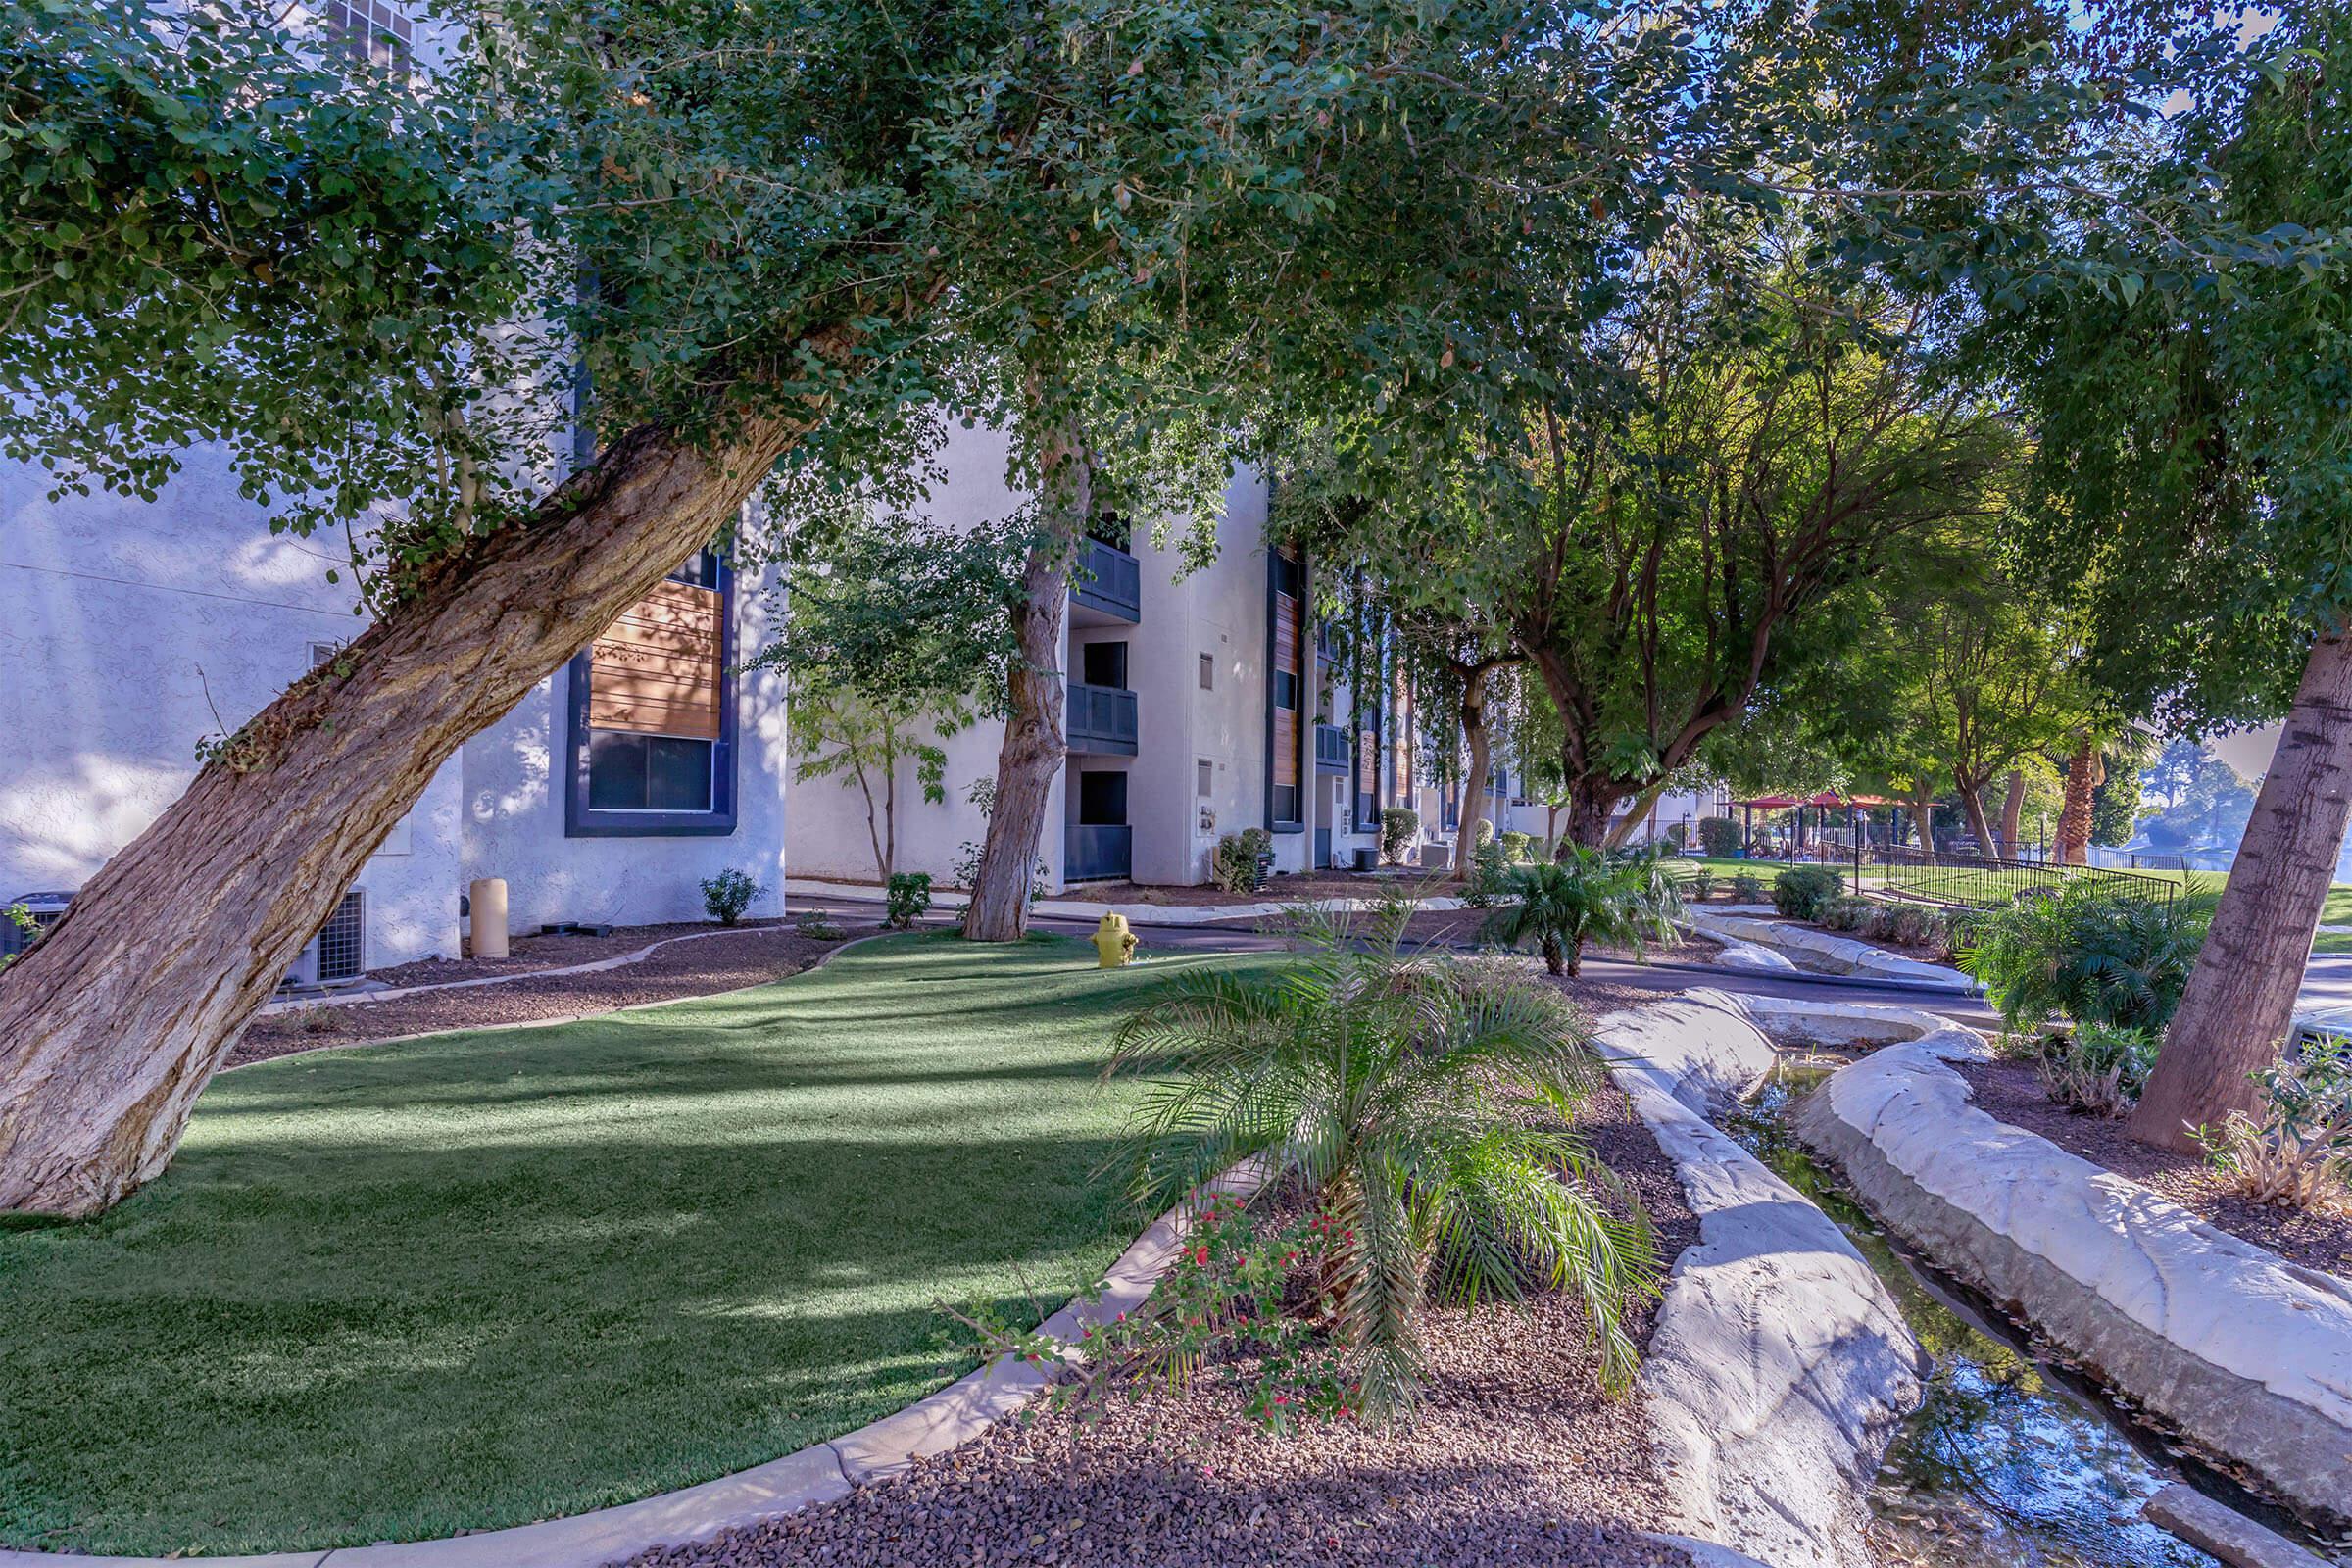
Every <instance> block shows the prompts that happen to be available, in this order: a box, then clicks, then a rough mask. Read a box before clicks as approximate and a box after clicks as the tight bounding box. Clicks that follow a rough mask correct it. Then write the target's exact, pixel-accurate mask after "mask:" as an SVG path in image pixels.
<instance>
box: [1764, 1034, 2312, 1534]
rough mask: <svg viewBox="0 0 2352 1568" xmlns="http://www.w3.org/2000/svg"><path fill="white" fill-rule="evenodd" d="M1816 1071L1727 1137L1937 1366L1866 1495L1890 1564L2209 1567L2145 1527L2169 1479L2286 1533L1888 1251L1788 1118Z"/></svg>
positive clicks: (2022, 1340)
mask: <svg viewBox="0 0 2352 1568" xmlns="http://www.w3.org/2000/svg"><path fill="white" fill-rule="evenodd" d="M1826 1070H1827V1069H1826V1068H1820V1067H1813V1068H1805V1067H1799V1066H1796V1065H1794V1064H1790V1065H1789V1066H1787V1067H1784V1068H1783V1070H1782V1072H1781V1073H1780V1074H1778V1075H1776V1077H1775V1079H1774V1081H1773V1082H1772V1083H1770V1084H1768V1085H1767V1086H1766V1087H1765V1089H1764V1091H1763V1093H1762V1094H1761V1095H1759V1096H1758V1097H1757V1098H1756V1100H1755V1101H1754V1102H1753V1103H1750V1104H1749V1105H1747V1106H1745V1107H1743V1108H1742V1109H1741V1110H1740V1112H1739V1113H1737V1114H1735V1115H1733V1116H1731V1117H1729V1118H1727V1119H1726V1120H1725V1122H1724V1128H1725V1130H1726V1131H1727V1132H1729V1133H1731V1134H1732V1136H1733V1137H1735V1138H1737V1139H1738V1140H1739V1141H1740V1143H1741V1144H1742V1145H1743V1146H1745V1147H1746V1148H1747V1150H1748V1151H1749V1152H1751V1153H1753V1154H1755V1156H1756V1157H1757V1158H1759V1159H1761V1160H1762V1161H1763V1162H1764V1163H1765V1164H1766V1165H1767V1166H1769V1167H1770V1168H1771V1169H1772V1170H1773V1171H1774V1172H1775V1173H1776V1174H1777V1175H1779V1176H1780V1178H1781V1179H1782V1180H1783V1181H1786V1182H1788V1183H1789V1185H1790V1186H1791V1187H1794V1188H1795V1189H1796V1190H1797V1191H1799V1192H1801V1193H1803V1194H1804V1195H1805V1196H1806V1197H1807V1198H1810V1199H1811V1200H1813V1201H1815V1202H1816V1203H1818V1204H1820V1205H1821V1207H1822V1209H1823V1211H1824V1212H1826V1213H1827V1214H1828V1215H1829V1216H1830V1217H1831V1218H1832V1219H1833V1220H1835V1221H1836V1222H1837V1223H1838V1228H1839V1229H1841V1230H1843V1231H1844V1232H1845V1234H1846V1236H1847V1237H1848V1238H1849V1239H1850V1240H1851V1241H1852V1242H1853V1244H1854V1246H1855V1248H1856V1249H1857V1250H1860V1251H1861V1253H1862V1255H1863V1257H1864V1258H1866V1259H1868V1260H1869V1262H1870V1265H1871V1267H1872V1268H1873V1269H1874V1270H1876V1271H1877V1273H1878V1275H1879V1277H1880V1278H1881V1279H1882V1280H1883V1281H1885V1283H1886V1285H1887V1291H1888V1293H1889V1294H1890V1295H1891V1296H1892V1297H1893V1298H1894V1299H1895V1303H1896V1305H1897V1306H1898V1307H1899V1308H1900V1309H1901V1311H1902V1314H1903V1318H1904V1321H1906V1322H1907V1323H1909V1324H1910V1326H1911V1332H1912V1333H1913V1334H1915V1335H1917V1336H1918V1337H1919V1341H1920V1343H1921V1344H1922V1345H1923V1346H1925V1347H1926V1348H1927V1350H1928V1353H1929V1354H1930V1355H1932V1356H1933V1357H1935V1362H1936V1366H1935V1371H1934V1373H1933V1375H1932V1376H1931V1378H1930V1380H1929V1383H1928V1388H1927V1393H1926V1398H1925V1401H1924V1402H1923V1403H1922V1404H1921V1406H1920V1408H1919V1410H1918V1411H1917V1412H1916V1413H1915V1414H1914V1415H1912V1417H1911V1418H1910V1420H1908V1421H1906V1422H1905V1423H1904V1425H1903V1428H1902V1431H1901V1432H1900V1433H1899V1434H1898V1435H1897V1436H1896V1438H1895V1440H1894V1443H1893V1444H1892V1446H1890V1447H1889V1448H1888V1450H1887V1459H1886V1462H1885V1463H1884V1464H1883V1465H1882V1466H1881V1467H1880V1470H1879V1477H1878V1484H1877V1487H1876V1489H1875V1491H1874V1493H1873V1495H1872V1497H1871V1510H1872V1513H1873V1515H1874V1519H1873V1523H1872V1526H1871V1542H1872V1544H1873V1546H1874V1547H1875V1548H1876V1550H1877V1553H1878V1556H1879V1560H1880V1561H1881V1562H1882V1563H1883V1564H1886V1565H1887V1568H1896V1565H1919V1568H2213V1565H2214V1564H2215V1562H2216V1559H2214V1558H2213V1557H2210V1556H2208V1555H2207V1554H2206V1553H2204V1552H2203V1551H2200V1550H2198V1549H2197V1548H2196V1547H2194V1546H2191V1545H2189V1544H2186V1543H2185V1542H2182V1541H2180V1540H2178V1539H2176V1538H2175V1537H2173V1536H2171V1535H2168V1534H2167V1533H2166V1532H2164V1531H2162V1530H2160V1529H2158V1528H2157V1527H2156V1526H2154V1525H2152V1524H2149V1523H2148V1522H2147V1521H2145V1520H2144V1519H2142V1518H2141V1517H2140V1514H2139V1510H2140V1505H2141V1504H2142V1503H2144V1502H2145V1501H2146V1500H2147V1499H2148V1497H2149V1496H2151V1495H2154V1494H2155V1492H2156V1491H2157V1490H2158V1489H2159V1488H2161V1487H2164V1486H2166V1485H2168V1484H2169V1483H2171V1482H2174V1481H2188V1482H2189V1483H2190V1484H2192V1485H2194V1486H2196V1487H2197V1488H2198V1489H2199V1490H2200V1491H2205V1492H2209V1493H2212V1494H2213V1495H2217V1496H2220V1497H2221V1498H2222V1500H2224V1501H2226V1502H2228V1503H2229V1504H2230V1505H2231V1506H2232V1507H2237V1508H2239V1509H2241V1510H2243V1511H2245V1512H2248V1513H2253V1514H2255V1515H2257V1516H2258V1517H2260V1518H2262V1520H2263V1522H2264V1523H2266V1524H2268V1525H2270V1526H2271V1527H2272V1528H2274V1529H2282V1530H2285V1531H2287V1532H2289V1533H2292V1534H2295V1535H2296V1536H2297V1539H2298V1540H2299V1541H2300V1542H2301V1544H2304V1545H2306V1546H2310V1547H2312V1548H2313V1549H2318V1546H2319V1544H2318V1543H2316V1542H2314V1541H2312V1540H2311V1539H2310V1538H2309V1537H2308V1536H2306V1535H2302V1534H2301V1533H2300V1532H2295V1531H2293V1527H2292V1525H2291V1523H2290V1522H2289V1521H2286V1520H2285V1519H2283V1518H2281V1517H2279V1516H2278V1514H2276V1512H2275V1511H2272V1510H2268V1509H2265V1508H2263V1507H2262V1505H2261V1504H2259V1503H2257V1502H2254V1501H2253V1500H2252V1499H2250V1498H2248V1497H2246V1496H2245V1495H2243V1494H2242V1493H2240V1492H2238V1491H2237V1489H2235V1488H2234V1487H2232V1486H2231V1485H2230V1484H2229V1482H2228V1481H2227V1480H2226V1479H2224V1478H2222V1477H2220V1476H2218V1475H2215V1474H2212V1473H2211V1472H2208V1471H2205V1470H2204V1469H2202V1467H2200V1466H2197V1465H2196V1464H2195V1463H2194V1462H2193V1461H2186V1460H2183V1459H2182V1458H2181V1457H2180V1456H2177V1455H2174V1454H2172V1453H2169V1452H2168V1451H2167V1450H2166V1447H2165V1445H2164V1443H2163V1440H2162V1439H2161V1438H2160V1437H2157V1436H2155V1435H2153V1434H2150V1433H2148V1432H2146V1431H2144V1430H2142V1429H2139V1428H2136V1427H2134V1426H2132V1425H2131V1424H2130V1417H2129V1416H2128V1415H2127V1414H2126V1413H2125V1412H2123V1411H2122V1410H2120V1409H2118V1408H2117V1407H2116V1406H2115V1405H2114V1404H2113V1403H2112V1402H2111V1401H2109V1400H2107V1399H2106V1398H2104V1397H2101V1396H2100V1395H2099V1394H2098V1393H2097V1392H2096V1391H2095V1390H2093V1389H2091V1388H2090V1387H2089V1386H2087V1385H2086V1384H2084V1383H2083V1382H2082V1380H2080V1379H2078V1378H2077V1377H2075V1376H2074V1375H2073V1374H2071V1373H2069V1372H2067V1371H2066V1370H2064V1369H2063V1368H2062V1367H2060V1366H2058V1365H2055V1364H2054V1363H2053V1362H2051V1361H2050V1360H2049V1359H2047V1358H2045V1357H2043V1356H2042V1355H2040V1354H2038V1353H2036V1351H2035V1350H2034V1348H2033V1346H2032V1345H2031V1344H2030V1343H2029V1342H2028V1340H2027V1339H2026V1337H2025V1336H2024V1335H2022V1334H2020V1333H2019V1332H2018V1331H2017V1330H2016V1329H2015V1328H2014V1327H2013V1326H2012V1325H2010V1324H2009V1323H2007V1322H2006V1321H2005V1320H2001V1319H1999V1318H1997V1317H1996V1316H1994V1315H1993V1314H1990V1313H1986V1312H1983V1311H1980V1310H1979V1309H1978V1308H1977V1307H1976V1306H1975V1305H1972V1304H1971V1303H1970V1302H1968V1301H1967V1300H1966V1299H1964V1296H1963V1295H1962V1293H1961V1291H1960V1288H1959V1287H1958V1286H1956V1285H1954V1284H1952V1283H1951V1282H1950V1281H1948V1280H1944V1279H1942V1278H1941V1277H1939V1276H1938V1275H1936V1273H1934V1272H1933V1271H1932V1270H1929V1269H1927V1268H1925V1267H1924V1266H1923V1265H1922V1264H1920V1263H1918V1262H1917V1261H1915V1260H1914V1259H1912V1258H1911V1257H1909V1256H1908V1255H1907V1254H1906V1253H1905V1252H1904V1251H1902V1250H1899V1249H1898V1248H1897V1247H1895V1246H1894V1245H1893V1244H1892V1243H1891V1242H1890V1241H1889V1240H1888V1238H1887V1236H1886V1234H1885V1233H1884V1232H1882V1231H1881V1230H1880V1229H1879V1228H1878V1226H1877V1224H1876V1223H1875V1222H1874V1221H1873V1220H1872V1219H1871V1217H1870V1215H1869V1213H1868V1212H1867V1211H1866V1210H1865V1209H1864V1208H1863V1207H1862V1205H1861V1204H1860V1203H1859V1202H1858V1201H1855V1200H1854V1199H1853V1198H1852V1197H1851V1196H1850V1195H1849V1194H1847V1193H1846V1191H1845V1190H1844V1189H1843V1188H1842V1187H1840V1186H1839V1185H1838V1182H1837V1180H1836V1178H1835V1177H1833V1176H1831V1175H1830V1174H1829V1173H1828V1172H1827V1171H1825V1170H1824V1169H1823V1168H1822V1167H1821V1166H1820V1165H1819V1164H1817V1163H1816V1162H1815V1161H1814V1160H1813V1158H1812V1156H1811V1155H1810V1154H1808V1153H1807V1152H1805V1151H1804V1149H1803V1148H1802V1147H1801V1146H1800V1145H1798V1143H1797V1142H1796V1140H1795V1137H1794V1135H1793V1134H1792V1133H1791V1132H1789V1130H1788V1127H1787V1125H1786V1121H1787V1115H1788V1112H1789V1107H1790V1105H1791V1103H1792V1101H1793V1099H1794V1098H1795V1097H1797V1096H1800V1095H1802V1093H1803V1092H1804V1091H1805V1090H1806V1089H1808V1088H1810V1087H1811V1086H1812V1084H1813V1083H1815V1082H1818V1081H1819V1080H1820V1078H1821V1077H1822V1076H1824V1075H1825V1073H1826Z"/></svg>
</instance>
